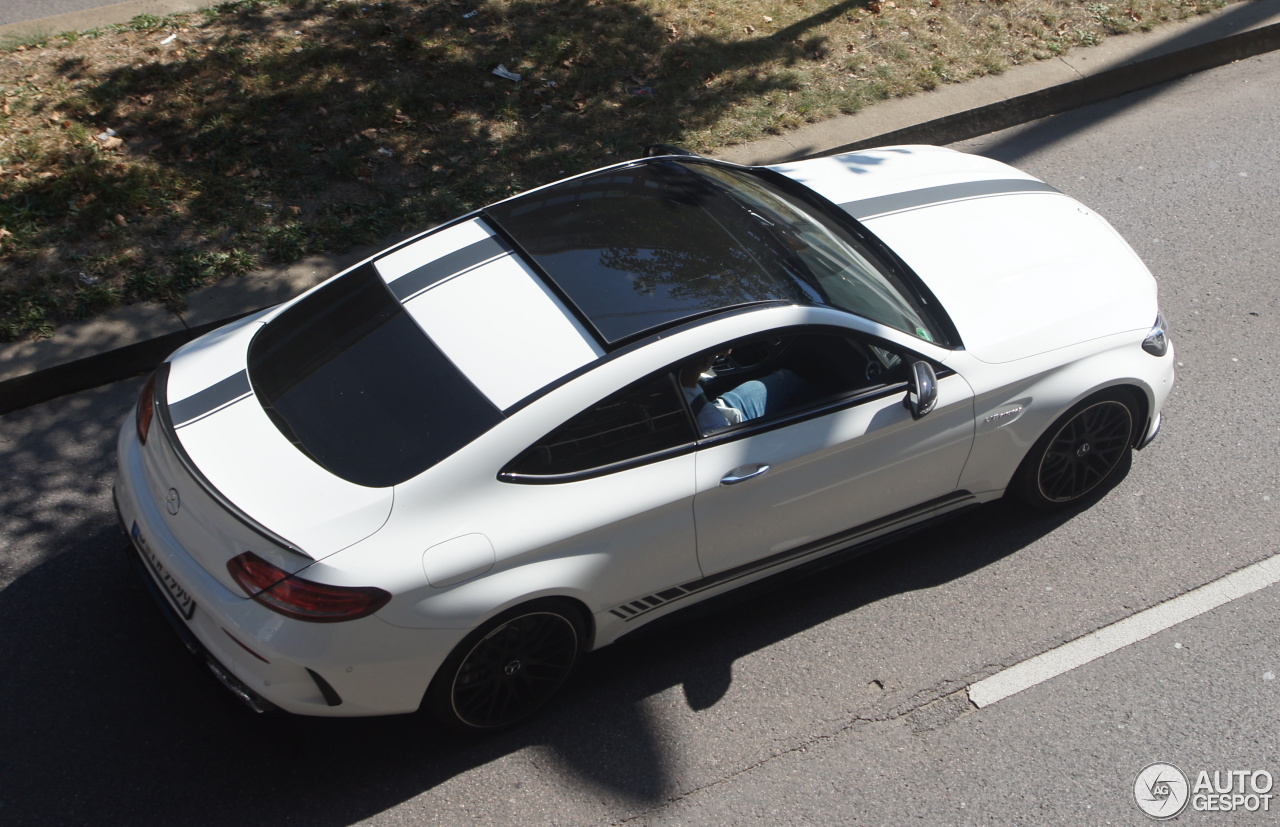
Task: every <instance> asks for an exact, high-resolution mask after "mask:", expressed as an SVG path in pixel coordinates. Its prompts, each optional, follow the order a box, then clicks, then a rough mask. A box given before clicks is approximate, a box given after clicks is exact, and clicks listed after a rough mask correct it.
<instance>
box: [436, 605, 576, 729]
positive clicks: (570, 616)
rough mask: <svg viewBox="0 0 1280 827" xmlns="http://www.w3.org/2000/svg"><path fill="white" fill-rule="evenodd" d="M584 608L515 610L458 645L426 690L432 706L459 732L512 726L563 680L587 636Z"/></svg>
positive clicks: (540, 702) (438, 718) (437, 715)
mask: <svg viewBox="0 0 1280 827" xmlns="http://www.w3.org/2000/svg"><path fill="white" fill-rule="evenodd" d="M584 631H585V630H584V623H583V620H582V613H581V612H580V611H578V610H577V608H576V607H575V606H574V605H573V604H572V603H569V602H568V601H563V600H538V601H534V602H532V603H526V604H524V605H523V606H517V607H515V608H514V609H510V610H508V611H506V612H503V613H502V614H500V615H498V616H497V617H495V618H493V619H492V620H490V621H489V622H487V623H485V624H484V625H482V626H480V627H479V628H477V629H476V630H475V631H474V632H472V633H471V634H469V635H467V637H466V638H465V639H464V640H463V641H462V643H460V644H458V646H457V648H455V649H454V650H453V652H452V653H451V654H450V655H449V657H448V658H447V659H446V660H445V662H444V664H443V665H442V666H441V667H440V670H439V671H438V672H437V673H436V676H435V678H434V679H433V680H432V681H431V685H430V686H429V687H428V688H427V696H426V699H425V701H426V707H427V711H428V712H429V714H430V715H431V716H432V717H433V718H435V719H436V720H437V721H439V722H440V723H441V724H443V725H445V726H446V727H449V728H450V729H454V730H457V731H460V732H471V733H478V732H486V731H494V730H500V729H506V728H507V727H511V726H514V725H516V724H518V723H520V722H522V721H524V720H525V719H526V718H528V717H530V716H531V715H533V713H535V712H536V711H537V710H538V709H539V708H541V707H542V706H543V704H545V703H546V702H547V701H548V700H550V699H551V697H552V696H553V695H555V694H556V692H557V691H558V690H559V689H560V687H561V686H562V685H563V684H564V682H565V680H566V679H567V678H568V677H569V674H570V673H571V672H572V671H573V668H574V666H575V665H576V664H577V662H578V657H579V656H580V654H581V653H582V651H583V642H584V641H585V639H586V638H585V634H584Z"/></svg>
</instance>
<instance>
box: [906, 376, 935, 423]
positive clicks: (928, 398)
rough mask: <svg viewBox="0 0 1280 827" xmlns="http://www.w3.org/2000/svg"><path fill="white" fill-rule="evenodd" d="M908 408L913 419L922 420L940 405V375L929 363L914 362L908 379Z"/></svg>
mask: <svg viewBox="0 0 1280 827" xmlns="http://www.w3.org/2000/svg"><path fill="white" fill-rule="evenodd" d="M905 402H906V406H907V407H908V408H910V409H911V417H912V418H913V419H920V418H921V417H923V416H925V415H926V414H928V413H929V412H930V411H932V410H933V409H934V408H935V407H937V405H938V375H937V374H936V373H934V372H933V366H932V365H930V364H929V363H928V362H912V363H911V374H910V376H908V377H907V398H906V400H905Z"/></svg>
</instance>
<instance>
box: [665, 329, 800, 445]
mask: <svg viewBox="0 0 1280 827" xmlns="http://www.w3.org/2000/svg"><path fill="white" fill-rule="evenodd" d="M729 353H731V351H728V350H726V351H723V352H721V353H707V354H704V355H702V356H699V357H697V358H694V359H691V360H689V361H688V362H686V363H685V365H684V367H682V368H681V370H680V386H681V388H682V389H683V390H684V395H685V400H686V401H688V403H689V407H690V408H691V409H692V410H693V415H694V418H695V419H696V420H697V421H698V429H699V430H700V431H702V435H703V436H706V435H708V434H711V433H714V432H715V431H722V430H724V429H725V428H728V427H729V426H730V425H737V424H738V423H740V422H746V421H747V420H750V419H757V418H759V417H762V416H771V415H773V414H776V413H778V412H779V411H783V410H786V409H787V408H788V407H790V406H792V405H793V404H795V402H796V401H797V400H798V399H800V398H802V397H803V396H804V393H805V391H806V390H807V389H808V387H809V385H808V383H807V382H805V381H804V380H803V379H801V378H800V377H799V376H797V375H795V374H794V373H792V372H791V371H790V370H788V369H786V368H781V369H779V370H775V371H773V372H772V373H770V374H767V375H765V376H762V377H760V378H759V379H752V380H750V381H747V382H743V383H742V384H741V385H738V386H736V387H734V388H733V389H732V390H729V391H726V392H725V393H723V394H721V395H720V396H718V397H716V399H715V400H714V401H712V400H710V399H708V398H707V395H706V393H705V392H704V390H703V388H702V383H703V382H704V381H706V380H708V379H712V378H714V377H715V372H714V371H713V370H712V369H711V365H712V364H714V363H715V362H716V360H718V359H721V358H723V357H725V356H728V355H729Z"/></svg>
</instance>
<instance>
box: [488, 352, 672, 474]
mask: <svg viewBox="0 0 1280 827" xmlns="http://www.w3.org/2000/svg"><path fill="white" fill-rule="evenodd" d="M694 438H695V437H694V433H693V429H692V427H691V426H690V423H689V415H688V414H687V413H686V411H685V406H684V401H683V400H682V399H681V397H680V395H679V394H678V393H677V392H676V387H675V385H674V384H673V382H672V379H671V376H670V374H667V373H662V374H659V375H656V376H651V377H649V378H647V379H643V380H641V381H640V382H637V383H635V384H634V385H630V386H629V387H626V388H623V389H622V390H620V391H618V392H617V393H615V394H613V395H612V396H610V397H608V398H606V399H605V400H603V401H602V402H599V403H597V404H595V405H593V406H591V407H590V408H588V409H586V410H585V411H583V412H582V413H580V414H578V415H577V416H575V417H573V418H572V419H570V420H569V421H568V422H566V423H564V424H563V425H561V426H560V427H559V428H556V429H555V430H554V431H552V432H551V433H549V434H547V435H546V436H545V437H543V438H542V439H540V440H538V441H537V442H536V443H535V444H534V445H532V446H531V447H530V448H528V449H527V450H526V451H525V452H524V453H522V454H520V456H518V457H516V459H515V461H514V462H512V463H510V464H509V465H508V466H507V467H506V468H505V469H503V473H504V474H520V475H528V476H549V475H556V474H572V473H577V472H582V471H589V470H592V469H595V468H603V467H606V466H609V465H614V464H616V463H620V462H625V461H627V460H631V459H638V458H640V457H644V456H647V455H649V454H654V453H657V452H659V451H664V450H667V449H668V448H675V447H677V446H679V445H682V444H685V443H688V442H692V441H693V440H694Z"/></svg>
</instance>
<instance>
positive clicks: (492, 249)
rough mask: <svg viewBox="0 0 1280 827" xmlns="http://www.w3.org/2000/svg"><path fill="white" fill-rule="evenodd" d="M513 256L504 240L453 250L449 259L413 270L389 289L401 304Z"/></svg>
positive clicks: (485, 240) (479, 242)
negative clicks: (477, 268)
mask: <svg viewBox="0 0 1280 827" xmlns="http://www.w3.org/2000/svg"><path fill="white" fill-rule="evenodd" d="M510 252H511V250H510V249H508V248H507V245H505V244H503V243H502V241H501V240H499V239H498V238H496V237H494V236H489V237H488V238H482V239H480V240H479V241H476V242H473V243H471V244H468V245H467V246H466V247H463V248H462V249H461V250H454V251H453V252H452V253H449V254H448V255H445V256H441V257H440V258H438V259H435V260H434V261H429V262H427V263H426V264H424V265H422V266H421V267H419V268H418V269H416V270H410V271H409V272H407V273H405V274H404V275H403V276H401V277H400V278H398V279H396V280H395V281H393V282H390V284H389V286H390V288H391V292H392V294H393V295H394V296H395V297H396V298H397V299H399V300H400V301H401V302H405V301H408V300H409V299H411V298H413V297H414V296H416V295H418V294H419V293H421V292H422V291H423V290H426V289H427V288H428V287H430V286H432V285H433V284H438V283H439V282H442V281H444V280H445V279H447V278H449V277H450V276H452V275H455V274H457V273H461V272H463V271H464V270H470V269H471V268H472V267H475V266H476V265H478V264H483V263H484V262H486V261H489V260H490V259H494V258H497V257H498V256H501V255H506V254H507V253H510Z"/></svg>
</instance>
